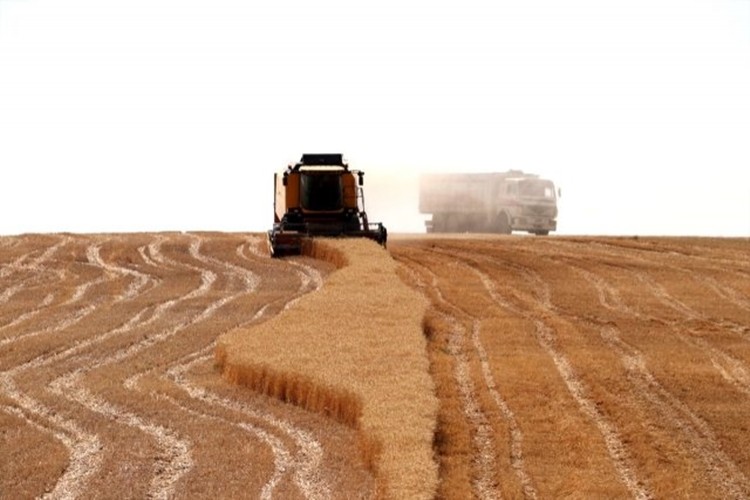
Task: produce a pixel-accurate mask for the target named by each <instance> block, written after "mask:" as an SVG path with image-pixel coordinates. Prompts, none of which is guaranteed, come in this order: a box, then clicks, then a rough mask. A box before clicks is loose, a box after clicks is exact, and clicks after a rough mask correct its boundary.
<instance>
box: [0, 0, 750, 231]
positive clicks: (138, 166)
mask: <svg viewBox="0 0 750 500" xmlns="http://www.w3.org/2000/svg"><path fill="white" fill-rule="evenodd" d="M304 152H342V153H344V154H345V156H346V157H347V158H348V159H349V161H350V163H351V165H352V166H353V167H355V168H361V169H363V170H365V171H366V172H367V175H366V179H367V181H366V183H365V189H366V196H367V202H368V213H369V214H370V218H371V219H372V220H379V221H383V222H384V223H385V224H386V226H387V227H388V228H389V230H390V231H392V232H393V231H421V230H422V228H423V226H422V218H421V217H420V216H419V214H418V213H417V202H416V200H417V191H416V182H415V179H416V175H417V173H418V172H420V171H503V170H507V169H509V168H518V169H523V170H527V171H531V172H536V173H540V174H543V175H545V176H548V177H550V178H552V179H553V180H554V181H556V182H557V184H558V185H559V186H560V187H561V188H562V190H563V198H562V200H561V202H560V216H559V224H558V227H559V233H562V234H627V235H630V234H644V235H648V234H655V235H662V234H663V235H680V234H685V235H711V236H713V235H719V236H750V0H622V1H620V0H617V1H615V0H588V1H582V0H568V1H560V0H487V1H477V0H461V1H439V0H438V1H426V0H424V1H406V0H402V1H395V0H381V1H378V2H369V1H368V2H360V1H355V0H348V1H345V0H340V1H331V0H323V1H317V2H309V1H300V0H287V1H284V0H282V1H279V0H274V1H271V0H267V1H245V0H243V1H240V0H234V1H232V0H211V1H197V0H179V1H178V0H148V1H146V0H127V1H125V0H123V1H120V0H89V1H81V0H67V1H65V2H60V1H59V0H0V169H2V173H3V175H2V196H0V234H17V233H24V232H48V231H74V232H91V231H118V232H119V231H151V230H222V231H260V230H265V229H267V228H268V227H270V225H271V222H272V177H273V172H274V171H277V170H281V169H283V168H284V167H285V166H286V164H287V163H289V162H293V161H296V160H298V159H299V156H300V154H301V153H304ZM368 188H369V189H368Z"/></svg>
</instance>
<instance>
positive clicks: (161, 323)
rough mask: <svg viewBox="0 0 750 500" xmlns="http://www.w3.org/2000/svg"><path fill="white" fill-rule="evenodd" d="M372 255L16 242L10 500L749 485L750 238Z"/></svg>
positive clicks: (197, 242)
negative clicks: (276, 255)
mask: <svg viewBox="0 0 750 500" xmlns="http://www.w3.org/2000/svg"><path fill="white" fill-rule="evenodd" d="M369 243H371V242H367V243H366V244H365V246H364V247H362V246H359V245H358V244H355V245H354V247H351V246H348V245H350V244H351V243H346V242H341V246H337V245H339V243H338V242H333V243H330V244H328V243H327V244H326V245H327V246H326V245H323V246H319V247H318V248H317V250H315V249H310V253H311V255H313V256H314V257H316V258H313V257H309V256H306V257H296V258H291V259H283V260H273V259H270V258H268V256H267V251H266V249H265V245H264V241H263V238H262V237H261V236H260V235H257V234H222V233H188V234H183V233H157V234H100V235H73V234H46V235H21V236H14V237H2V238H0V266H1V267H0V457H2V460H0V498H14V499H15V498H37V497H43V498H90V497H112V496H117V497H123V498H144V497H149V498H208V497H211V498H216V497H220V498H228V497H232V498H236V497H241V498H274V497H275V498H373V497H379V496H380V497H387V498H407V497H411V496H413V494H414V492H415V491H416V492H418V493H419V496H424V497H426V496H433V495H434V496H435V497H437V498H449V499H453V498H457V499H458V498H460V499H463V498H472V497H475V498H561V497H565V498H748V497H750V479H749V477H750V439H748V437H747V436H748V422H749V421H750V418H748V416H750V257H749V255H750V252H749V250H750V241H749V240H747V239H739V238H737V239H721V238H625V237H623V238H604V237H560V236H556V237H550V238H531V237H523V236H485V237H478V236H477V237H468V236H463V235H462V236H452V237H437V236H434V235H429V236H427V235H422V236H411V237H406V236H401V237H399V236H395V237H392V238H391V240H390V241H389V249H388V251H387V252H386V251H383V250H382V249H380V248H378V247H377V245H374V244H372V247H367V244H369ZM355 247H356V248H355ZM394 277H395V278H394ZM393 279H396V281H392V280H393ZM352 290H354V291H355V292H352ZM337 294H341V295H339V296H338V298H337ZM350 300H351V301H350ZM368 304H369V305H370V306H372V307H374V309H366V306H367V305H368ZM360 307H361V308H363V309H362V310H361V311H358V310H357V308H360ZM305 315H307V316H312V317H314V318H315V319H314V320H311V322H310V324H309V325H308V324H307V323H306V322H305V321H304V317H305ZM419 317H421V320H419V319H418V318H419ZM373 318H377V319H378V321H379V322H375V321H373ZM415 318H417V319H415ZM389 321H390V322H389ZM294 322H297V325H303V327H299V326H298V327H294ZM326 325H329V327H326ZM342 325H351V327H342ZM373 331H374V332H375V335H372V332H373ZM269 332H276V333H275V334H272V333H269ZM305 332H308V333H309V337H310V338H308V339H307V340H306V341H307V342H311V343H308V344H305V343H304V341H303V338H302V337H301V336H300V333H302V334H304V333H305ZM321 332H323V334H325V336H323V337H316V335H322V333H321ZM354 332H359V333H357V334H356V335H352V333H354ZM363 332H364V333H363ZM415 332H416V333H417V334H416V335H415V334H414V333H415ZM295 335H297V337H295ZM248 336H251V337H253V336H254V337H256V338H254V339H253V340H252V341H251V342H250V343H249V344H246V345H249V346H250V347H251V349H250V351H249V352H250V353H249V354H248V352H245V354H244V355H240V352H239V350H234V348H229V347H230V346H231V345H232V344H231V343H227V342H226V341H227V340H228V339H233V338H235V339H237V338H239V339H247V337H248ZM321 339H324V340H325V342H323V341H321ZM276 340H277V341H278V343H275V341H276ZM290 340H291V343H290ZM326 342H328V344H326ZM394 344H395V345H394ZM295 346H296V348H297V350H295ZM261 348H262V349H270V351H262V352H265V353H268V352H274V357H270V356H267V357H266V358H264V359H265V361H266V363H265V364H263V363H258V360H259V358H258V353H259V352H261V351H259V349H261ZM316 349H328V350H329V351H328V354H327V355H326V357H325V359H324V360H323V363H320V358H321V355H320V354H319V352H318V351H316ZM394 350H395V351H398V352H399V354H398V356H400V357H401V358H400V359H384V358H383V356H388V354H387V353H388V352H394ZM305 353H309V354H310V357H309V358H308V359H303V358H304V354H305ZM348 353H358V355H359V356H360V357H358V358H356V359H355V358H354V357H353V356H350V355H349V354H348ZM235 355H236V356H238V357H236V358H232V356H235ZM253 355H255V357H253ZM284 355H286V357H285V356H284ZM295 356H296V357H295ZM349 358H351V359H350V361H351V360H354V361H355V362H354V363H353V365H352V366H348V367H347V366H345V362H346V360H347V359H349ZM290 360H291V361H293V363H292V364H291V365H290V364H287V363H288V362H289V361H290ZM301 361H304V363H300V362H301ZM231 366H235V367H242V366H244V367H246V368H245V370H246V371H244V372H243V371H242V369H239V371H237V370H235V371H234V372H233V370H232V369H229V368H228V367H231ZM339 366H341V367H342V368H337V367H339ZM258 367H260V369H258ZM342 370H343V371H342ZM346 370H349V371H348V372H347V371H346ZM243 373H244V374H245V375H242V374H243ZM394 373H396V374H398V375H397V378H401V379H402V380H401V381H400V382H404V383H401V384H395V385H394V384H393V380H391V379H389V378H388V376H389V375H392V374H394ZM253 374H254V375H253ZM258 374H260V376H259V377H256V376H255V375H258ZM337 374H343V375H344V376H342V377H340V378H336V376H337ZM420 374H427V377H426V378H425V377H423V376H421V375H420ZM243 377H244V378H243ZM410 377H413V378H410ZM253 380H256V381H257V380H261V382H260V383H257V382H253ZM389 380H391V384H390V385H389V383H388V381H389ZM289 381H298V382H299V383H296V382H295V383H291V384H287V382H289ZM363 381H364V382H363ZM377 381H380V382H384V383H376V382H377ZM242 384H245V385H242ZM279 384H281V386H282V387H286V388H285V389H281V390H279V389H278V387H280V386H279ZM285 384H286V385H285ZM248 386H249V387H248ZM313 396H314V397H313ZM389 398H390V401H392V403H389V404H392V405H393V406H392V407H388V408H391V409H389V410H388V411H385V412H380V413H379V412H377V411H373V410H372V409H373V408H375V409H377V408H379V407H380V405H381V403H378V404H374V402H375V401H383V402H387V401H389ZM316 401H317V402H316ZM321 401H322V402H324V403H323V404H320V402H321ZM410 422H417V423H418V424H417V426H416V427H414V426H413V424H412V423H410ZM425 432H427V433H428V434H429V435H425V434H424V433H425ZM425 450H427V451H426V452H425ZM415 451H416V452H417V455H416V456H419V457H421V458H419V460H416V461H415V459H414V456H415V455H414V454H410V453H409V452H415ZM425 455H428V456H425ZM404 485H406V486H404ZM410 488H412V489H410ZM413 488H417V489H416V490H415V489H413Z"/></svg>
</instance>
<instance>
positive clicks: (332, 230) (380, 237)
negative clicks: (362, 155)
mask: <svg viewBox="0 0 750 500" xmlns="http://www.w3.org/2000/svg"><path fill="white" fill-rule="evenodd" d="M363 184H364V172H362V171H360V170H349V165H348V164H347V163H346V162H345V161H344V157H343V155H341V154H304V155H302V158H301V159H300V161H299V162H297V163H295V164H290V165H289V166H288V167H287V169H286V170H285V171H283V172H281V173H277V174H274V189H275V197H274V224H273V228H272V229H271V230H270V231H268V244H269V248H270V250H271V255H272V256H274V257H279V256H283V255H293V254H299V253H300V251H301V249H302V240H303V239H304V238H308V237H313V236H334V237H363V238H369V239H371V240H374V241H377V242H378V243H380V244H381V245H384V246H385V243H386V239H387V237H388V233H387V231H386V229H385V227H384V226H383V224H381V223H370V222H369V221H368V220H367V213H366V212H365V207H364V204H365V200H364V191H363V188H362V185H363Z"/></svg>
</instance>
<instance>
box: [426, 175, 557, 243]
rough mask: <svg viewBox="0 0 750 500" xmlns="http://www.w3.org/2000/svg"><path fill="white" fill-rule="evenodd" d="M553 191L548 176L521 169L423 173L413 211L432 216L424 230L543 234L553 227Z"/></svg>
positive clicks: (437, 231)
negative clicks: (416, 210) (415, 207)
mask: <svg viewBox="0 0 750 500" xmlns="http://www.w3.org/2000/svg"><path fill="white" fill-rule="evenodd" d="M559 195H560V191H559V190H555V184H554V183H553V182H552V181H551V180H549V179H544V178H541V177H540V176H538V175H536V174H530V173H525V172H523V171H521V170H509V171H507V172H493V173H466V174H459V173H451V174H423V175H421V176H420V182H419V212H420V213H422V214H428V215H429V214H431V215H432V218H431V219H429V220H426V221H425V229H426V231H427V232H428V233H459V232H469V233H500V234H511V233H512V232H513V231H527V232H529V233H532V234H536V235H548V234H549V233H550V231H555V230H556V229H557V198H558V197H559Z"/></svg>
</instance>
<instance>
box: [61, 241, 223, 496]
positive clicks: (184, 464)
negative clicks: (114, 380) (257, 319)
mask: <svg viewBox="0 0 750 500" xmlns="http://www.w3.org/2000/svg"><path fill="white" fill-rule="evenodd" d="M198 246H199V242H197V241H195V240H194V241H193V243H192V244H191V245H190V253H191V254H193V253H195V252H197V251H198ZM149 251H150V252H151V256H152V258H153V260H154V261H155V262H157V263H159V264H169V265H175V266H177V265H179V264H178V263H176V262H175V261H172V260H171V259H167V258H166V257H165V256H163V255H162V254H161V252H160V248H159V245H149ZM188 267H189V268H192V269H193V270H198V271H199V272H200V275H201V284H200V285H199V287H198V288H196V289H194V290H192V291H191V292H189V293H187V294H185V295H183V296H181V297H179V298H177V299H170V300H168V301H166V302H162V303H161V304H159V305H158V306H157V307H156V309H155V310H154V313H153V314H152V315H151V316H150V317H149V318H148V319H145V320H143V321H140V318H139V317H138V316H134V318H133V320H132V321H131V322H129V324H128V330H127V331H129V330H132V329H135V328H139V329H140V328H144V327H147V326H149V325H151V324H152V323H155V322H156V321H157V320H159V319H160V318H161V317H162V316H163V315H164V314H165V313H166V311H167V310H169V309H171V308H173V307H174V306H175V305H176V304H178V303H180V302H184V301H186V300H191V299H194V298H197V297H202V296H204V295H206V294H207V293H208V291H209V290H210V289H211V287H212V285H213V283H214V281H215V280H216V274H215V273H213V272H212V271H210V270H206V269H201V268H196V267H195V266H188ZM126 295H127V292H125V293H124V294H123V296H126ZM225 302H226V298H222V299H220V300H218V301H214V302H212V303H210V304H209V305H208V306H207V307H206V309H204V310H203V311H202V312H200V313H198V314H197V315H194V316H193V317H192V318H189V319H186V320H182V321H181V322H179V323H178V324H177V325H170V326H167V327H166V328H164V329H162V330H161V331H159V332H158V333H155V334H153V335H148V334H147V335H146V336H145V338H143V339H141V340H140V341H138V342H136V343H134V344H131V345H129V346H127V347H124V348H120V349H118V350H116V351H115V352H114V353H112V354H110V355H108V356H106V357H104V358H101V359H99V360H98V361H97V362H95V363H93V364H90V365H85V364H84V365H83V366H79V367H78V368H76V369H74V370H73V371H70V372H67V373H66V374H64V375H62V376H60V377H58V378H57V379H55V380H54V381H52V382H51V383H50V385H49V387H50V389H51V390H52V391H53V392H54V393H55V394H57V395H59V396H61V397H64V398H66V399H69V400H71V401H74V402H76V403H79V404H81V405H82V406H84V407H86V408H88V409H89V410H91V411H93V412H95V413H98V414H100V415H103V416H105V417H108V418H110V419H112V420H113V421H114V422H115V423H117V424H120V425H126V426H129V427H132V428H135V429H137V430H139V431H140V432H142V433H144V434H145V435H148V436H151V437H152V438H153V439H154V440H155V441H156V443H157V444H158V445H159V447H160V448H161V450H162V451H161V454H160V455H159V456H158V457H156V459H155V462H156V464H155V467H154V468H155V469H156V470H155V471H154V475H153V478H152V481H151V485H150V489H149V496H150V497H155V498H167V497H169V495H170V494H171V493H173V490H174V487H175V485H176V482H177V481H178V480H179V479H180V478H181V477H182V476H183V475H184V474H185V473H186V472H187V471H188V470H189V469H190V468H191V467H192V458H191V455H190V448H191V447H190V444H191V443H190V442H189V440H187V439H185V438H181V437H180V436H179V435H178V434H177V433H176V432H175V431H174V430H172V429H169V428H166V427H164V426H161V425H158V424H155V423H153V422H150V421H148V420H147V419H144V418H141V417H140V416H139V415H137V414H136V413H133V412H130V411H128V410H125V409H123V408H120V407H118V406H116V405H114V404H112V403H109V402H107V401H105V400H104V399H102V398H100V397H98V396H96V395H93V394H91V393H90V392H89V391H88V390H87V389H86V387H85V385H84V384H85V383H84V381H83V378H84V376H85V375H86V374H88V373H90V372H91V371H93V370H97V369H100V368H103V367H106V366H109V365H113V364H115V363H119V362H122V361H124V360H126V359H129V358H132V357H134V356H136V355H137V354H139V353H140V352H142V351H144V350H145V349H148V348H150V347H152V346H154V345H156V344H157V343H160V342H164V341H166V340H168V339H169V338H170V337H172V336H174V335H176V334H177V333H178V332H179V331H181V330H183V329H184V328H186V327H188V326H190V325H192V324H195V323H197V322H199V321H202V320H203V319H205V318H208V317H210V316H211V315H212V314H213V312H214V311H215V310H216V309H218V308H219V307H221V305H223V304H224V303H225Z"/></svg>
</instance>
